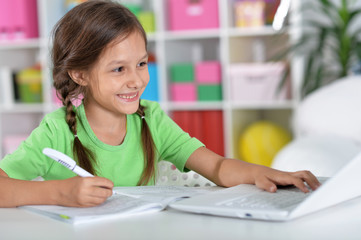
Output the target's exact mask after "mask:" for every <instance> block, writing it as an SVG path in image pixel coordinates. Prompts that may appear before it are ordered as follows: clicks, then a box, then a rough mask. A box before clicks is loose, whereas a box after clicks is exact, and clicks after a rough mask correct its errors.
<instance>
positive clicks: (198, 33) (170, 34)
mask: <svg viewBox="0 0 361 240" xmlns="http://www.w3.org/2000/svg"><path fill="white" fill-rule="evenodd" d="M219 36H220V30H219V29H210V30H191V31H167V32H165V33H164V39H165V40H185V39H208V38H218V37H219Z"/></svg>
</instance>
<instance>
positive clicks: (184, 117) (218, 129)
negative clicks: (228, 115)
mask: <svg viewBox="0 0 361 240" xmlns="http://www.w3.org/2000/svg"><path fill="white" fill-rule="evenodd" d="M172 118H173V120H174V121H175V122H176V123H177V124H178V125H179V126H180V127H181V128H182V129H183V131H185V132H187V133H189V135H190V136H191V137H195V138H197V139H198V140H200V141H201V142H203V143H204V144H205V145H206V147H207V148H209V149H210V150H212V151H214V152H215V153H217V154H219V155H224V137H223V112H222V111H218V110H202V111H174V112H173V113H172Z"/></svg>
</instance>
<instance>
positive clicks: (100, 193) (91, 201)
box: [57, 177, 114, 207]
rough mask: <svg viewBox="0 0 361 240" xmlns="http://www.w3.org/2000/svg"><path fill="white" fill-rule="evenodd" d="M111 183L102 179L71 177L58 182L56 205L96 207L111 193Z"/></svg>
mask: <svg viewBox="0 0 361 240" xmlns="http://www.w3.org/2000/svg"><path fill="white" fill-rule="evenodd" d="M113 186H114V184H113V182H112V181H110V180H109V179H106V178H103V177H73V178H69V179H65V180H60V181H59V198H58V203H57V204H58V205H63V206H69V207H93V206H97V205H99V204H101V203H103V202H105V200H107V198H108V197H110V196H111V195H112V193H113V191H112V189H113Z"/></svg>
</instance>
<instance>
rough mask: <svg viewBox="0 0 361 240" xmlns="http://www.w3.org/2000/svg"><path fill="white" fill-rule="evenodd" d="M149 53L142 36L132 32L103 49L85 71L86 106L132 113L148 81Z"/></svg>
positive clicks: (119, 112) (114, 111)
mask: <svg viewBox="0 0 361 240" xmlns="http://www.w3.org/2000/svg"><path fill="white" fill-rule="evenodd" d="M147 63H148V54H147V50H146V47H145V42H144V39H143V37H142V36H141V34H140V33H138V32H133V33H131V34H130V35H129V36H128V37H127V38H125V39H122V40H121V41H114V42H112V43H110V44H109V46H108V47H107V48H105V49H104V51H103V53H102V54H101V55H100V57H99V59H98V61H97V62H96V64H95V65H94V67H93V68H92V69H91V70H90V71H89V72H88V73H87V74H86V76H87V77H86V79H88V81H86V82H87V87H88V90H89V91H87V94H86V98H85V103H86V106H87V107H91V108H93V109H94V107H95V108H97V109H101V110H103V111H104V110H105V111H110V112H112V113H114V114H132V113H135V112H136V111H137V109H138V106H139V98H140V96H141V95H142V93H143V92H144V89H145V87H146V86H147V84H148V82H149V73H148V66H147Z"/></svg>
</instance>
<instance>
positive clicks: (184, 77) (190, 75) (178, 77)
mask: <svg viewBox="0 0 361 240" xmlns="http://www.w3.org/2000/svg"><path fill="white" fill-rule="evenodd" d="M170 72H171V81H172V82H194V66H193V64H192V63H177V64H173V65H171V68H170Z"/></svg>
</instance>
